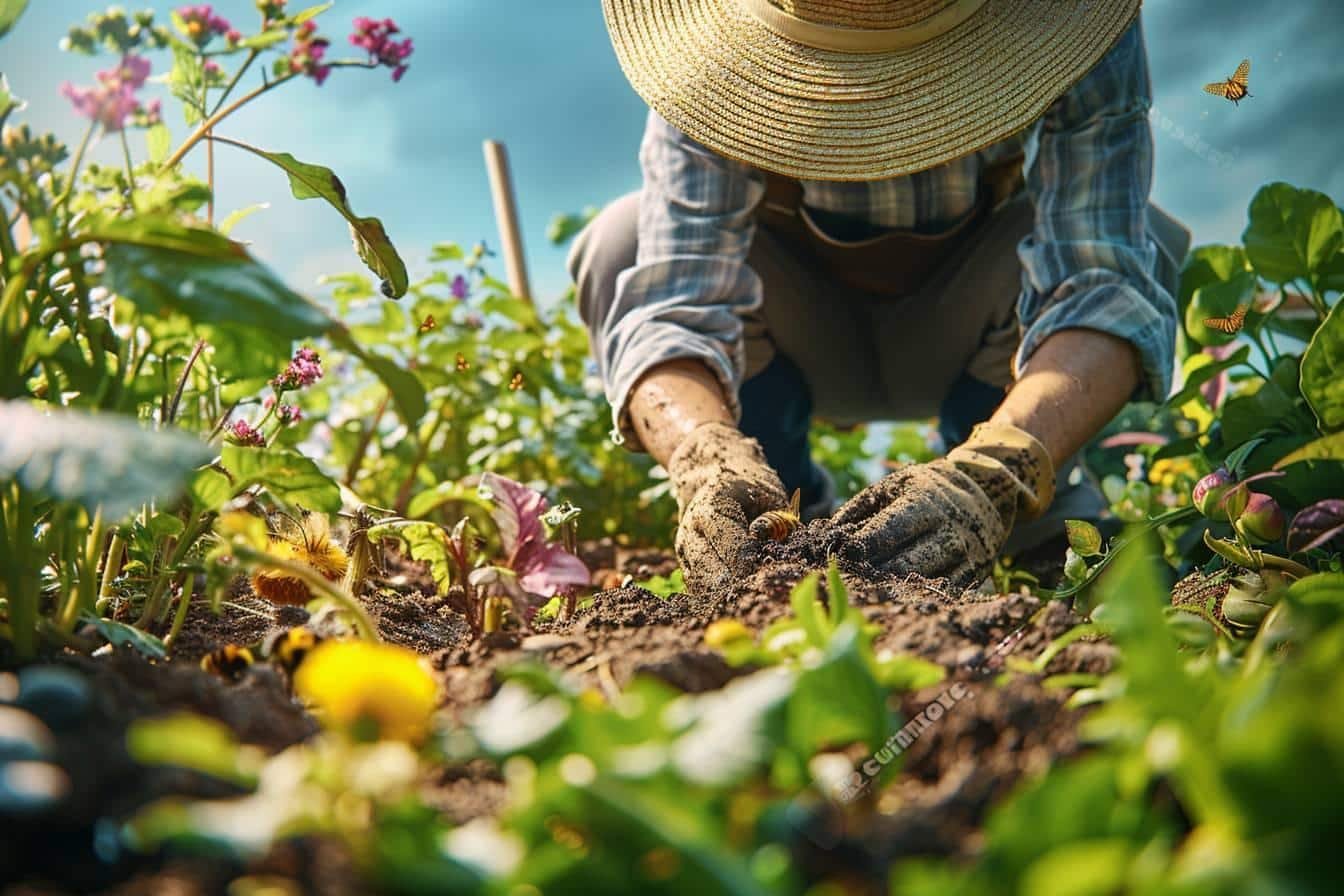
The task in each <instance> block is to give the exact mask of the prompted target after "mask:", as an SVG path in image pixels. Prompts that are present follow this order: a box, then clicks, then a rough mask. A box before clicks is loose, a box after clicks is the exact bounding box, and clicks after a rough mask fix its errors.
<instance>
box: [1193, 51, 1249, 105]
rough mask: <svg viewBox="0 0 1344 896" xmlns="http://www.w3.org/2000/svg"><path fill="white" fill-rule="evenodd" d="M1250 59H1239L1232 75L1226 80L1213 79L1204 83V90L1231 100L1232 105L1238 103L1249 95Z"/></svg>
mask: <svg viewBox="0 0 1344 896" xmlns="http://www.w3.org/2000/svg"><path fill="white" fill-rule="evenodd" d="M1250 77H1251V60H1249V59H1243V60H1241V65H1239V66H1237V70H1236V71H1235V72H1233V73H1232V77H1230V78H1228V79H1227V80H1226V81H1214V82H1213V83H1212V84H1205V85H1204V92H1205V93H1211V94H1213V95H1214V96H1221V97H1223V98H1224V99H1229V100H1231V101H1232V103H1233V105H1239V104H1240V103H1241V101H1242V100H1244V99H1246V97H1248V96H1250V95H1251V92H1250V90H1248V89H1247V88H1248V87H1249V86H1250Z"/></svg>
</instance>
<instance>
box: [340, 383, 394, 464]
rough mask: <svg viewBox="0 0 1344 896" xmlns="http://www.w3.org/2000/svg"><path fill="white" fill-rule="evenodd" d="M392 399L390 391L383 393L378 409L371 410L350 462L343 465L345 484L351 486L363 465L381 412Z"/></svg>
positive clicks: (375, 433) (385, 409) (381, 419)
mask: <svg viewBox="0 0 1344 896" xmlns="http://www.w3.org/2000/svg"><path fill="white" fill-rule="evenodd" d="M391 400H392V393H391V392H387V393H385V394H384V395H383V400H382V401H381V402H379V404H378V410H376V411H374V412H373V419H372V420H370V421H369V425H368V426H367V427H365V428H364V430H363V431H362V432H361V433H360V435H359V442H358V444H356V445H355V450H354V452H353V453H352V454H351V455H350V463H348V464H346V466H345V480H344V481H345V484H346V485H347V486H350V487H353V486H354V484H355V477H356V476H358V475H359V468H360V467H362V466H364V455H366V454H368V452H369V445H370V444H372V443H373V437H374V436H375V435H377V433H378V424H380V423H382V422H383V414H385V413H387V405H388V403H389V402H390V401H391Z"/></svg>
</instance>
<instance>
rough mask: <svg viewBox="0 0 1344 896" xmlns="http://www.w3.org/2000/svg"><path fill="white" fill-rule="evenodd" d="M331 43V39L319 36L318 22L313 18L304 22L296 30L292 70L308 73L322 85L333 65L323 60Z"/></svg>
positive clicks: (297, 72)
mask: <svg viewBox="0 0 1344 896" xmlns="http://www.w3.org/2000/svg"><path fill="white" fill-rule="evenodd" d="M330 45H331V41H329V40H327V39H326V38H325V37H318V36H317V23H316V22H314V21H313V20H312V19H309V20H308V21H306V22H304V23H303V24H302V25H300V26H299V27H298V29H297V30H295V32H294V46H293V47H292V48H291V49H290V51H289V70H290V72H292V73H294V74H303V75H307V76H308V77H310V78H312V79H313V80H314V81H316V82H317V83H318V86H321V85H322V83H323V82H324V81H326V80H327V75H329V74H331V66H330V65H329V64H326V63H324V62H323V61H322V60H323V59H324V58H325V57H326V55H327V47H329V46H330Z"/></svg>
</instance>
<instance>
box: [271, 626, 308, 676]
mask: <svg viewBox="0 0 1344 896" xmlns="http://www.w3.org/2000/svg"><path fill="white" fill-rule="evenodd" d="M321 641H322V638H321V637H320V636H319V635H318V634H317V632H315V631H313V630H312V629H310V628H308V627H306V626H302V625H299V626H295V627H294V628H290V629H286V630H285V631H283V632H281V633H280V634H279V635H278V636H277V637H276V638H275V640H274V641H272V642H271V648H270V650H269V651H268V652H267V654H266V655H267V658H268V659H270V661H271V662H272V663H274V664H275V665H277V666H279V667H280V668H281V669H284V670H285V672H287V673H288V674H290V675H293V674H294V670H295V669H297V668H299V664H300V663H302V662H303V660H304V658H305V657H306V656H308V653H309V651H311V650H312V649H313V648H314V647H316V646H317V645H318V644H319V643H321Z"/></svg>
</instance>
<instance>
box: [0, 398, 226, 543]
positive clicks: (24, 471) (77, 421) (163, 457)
mask: <svg viewBox="0 0 1344 896" xmlns="http://www.w3.org/2000/svg"><path fill="white" fill-rule="evenodd" d="M210 454H211V451H210V449H209V448H208V447H206V445H205V444H204V443H203V442H201V441H200V440H199V439H197V438H195V437H194V436H191V435H188V434H186V433H183V432H179V431H176V430H165V431H162V432H152V431H150V430H147V429H144V428H143V427H141V426H140V425H139V424H138V423H137V422H136V421H134V420H132V419H131V418H129V417H120V416H117V415H113V414H88V413H84V412H80V411H69V410H50V411H47V410H43V409H41V408H38V407H36V406H34V405H30V404H27V403H25V402H22V401H8V402H0V480H10V479H14V480H17V481H18V483H19V485H21V486H22V487H23V488H25V489H29V490H31V491H34V492H38V493H41V494H45V495H48V496H50V497H53V498H58V499H60V500H65V501H77V502H79V503H80V504H82V505H84V506H85V507H86V508H88V509H89V510H90V511H92V510H93V509H94V508H95V507H98V506H100V505H101V506H102V508H103V516H104V518H105V519H107V520H109V521H111V520H120V519H122V518H123V517H125V516H126V514H128V513H130V512H131V511H132V510H135V509H137V508H138V507H140V506H141V505H142V504H146V503H149V502H152V501H167V500H169V499H171V498H173V497H174V496H176V495H178V494H180V493H181V491H182V486H183V481H184V480H185V478H186V477H187V474H188V473H190V472H191V470H193V469H195V468H196V467H198V466H200V465H201V464H203V463H205V462H206V461H207V460H209V459H210Z"/></svg>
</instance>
